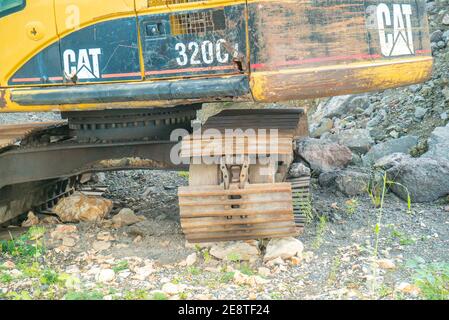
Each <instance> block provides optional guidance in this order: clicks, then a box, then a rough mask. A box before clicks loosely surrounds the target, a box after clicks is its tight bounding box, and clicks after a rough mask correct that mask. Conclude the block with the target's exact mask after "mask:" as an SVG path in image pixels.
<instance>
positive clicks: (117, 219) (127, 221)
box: [112, 208, 145, 229]
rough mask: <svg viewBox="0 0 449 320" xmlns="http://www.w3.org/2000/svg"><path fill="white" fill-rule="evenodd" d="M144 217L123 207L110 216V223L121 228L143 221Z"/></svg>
mask: <svg viewBox="0 0 449 320" xmlns="http://www.w3.org/2000/svg"><path fill="white" fill-rule="evenodd" d="M144 220H145V218H144V217H142V216H137V215H136V214H135V213H134V211H133V210H131V209H128V208H124V209H122V210H120V212H119V213H118V214H117V215H115V216H114V217H112V225H113V227H114V228H117V229H118V228H121V227H124V226H130V225H133V224H136V223H139V222H142V221H144Z"/></svg>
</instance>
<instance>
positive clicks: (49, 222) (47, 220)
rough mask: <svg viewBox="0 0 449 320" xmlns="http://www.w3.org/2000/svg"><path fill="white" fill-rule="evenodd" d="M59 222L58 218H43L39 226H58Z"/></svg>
mask: <svg viewBox="0 0 449 320" xmlns="http://www.w3.org/2000/svg"><path fill="white" fill-rule="evenodd" d="M60 223H61V221H59V219H58V218H56V217H45V218H43V219H41V221H40V224H43V225H53V224H60Z"/></svg>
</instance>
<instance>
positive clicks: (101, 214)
mask: <svg viewBox="0 0 449 320" xmlns="http://www.w3.org/2000/svg"><path fill="white" fill-rule="evenodd" d="M111 210H112V201H111V200H108V199H104V198H99V197H88V196H85V195H83V194H81V193H75V194H74V195H72V196H70V197H67V198H63V199H62V200H60V201H59V202H58V204H57V205H56V207H54V209H53V211H54V212H55V213H56V214H57V215H58V217H59V218H60V219H61V221H63V222H79V221H98V220H102V219H104V218H105V217H106V216H107V215H108V214H109V212H110V211H111Z"/></svg>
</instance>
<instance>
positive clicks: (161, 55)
mask: <svg viewBox="0 0 449 320" xmlns="http://www.w3.org/2000/svg"><path fill="white" fill-rule="evenodd" d="M0 39H2V41H1V42H0V113H2V112H5V113H8V112H9V113H11V112H49V111H59V112H61V114H62V118H63V119H64V120H63V121H59V122H52V123H31V124H30V123H28V124H15V125H3V126H0V223H5V222H8V221H10V220H11V219H14V218H15V217H17V216H18V215H20V214H22V213H23V212H25V211H27V210H30V209H34V210H42V211H45V210H48V209H49V208H50V207H51V206H52V205H54V204H55V203H56V202H57V201H58V200H59V199H60V198H61V197H63V196H66V195H68V194H70V193H71V192H73V189H74V188H75V187H76V185H77V184H78V183H80V182H82V181H80V180H82V174H83V173H86V172H93V171H99V170H100V171H101V170H118V169H120V170H122V169H135V168H147V169H182V170H184V169H185V168H189V186H188V187H181V188H179V192H178V193H179V204H180V216H181V225H182V227H183V230H184V233H185V235H186V238H187V239H188V240H189V241H191V242H202V241H222V240H235V239H257V238H270V237H284V236H292V235H297V234H298V232H299V230H300V229H301V228H302V227H303V225H304V217H303V215H304V212H303V211H304V207H305V206H306V205H307V201H308V197H309V188H310V172H307V170H304V173H303V174H302V175H300V176H297V177H294V178H292V177H289V176H288V171H289V168H290V166H291V165H292V163H293V162H294V159H295V157H294V143H293V142H294V140H295V139H298V138H301V137H305V136H308V125H307V117H306V114H305V112H304V110H302V109H298V108H293V109H260V110H254V109H249V108H248V109H241V110H226V107H225V110H224V111H222V112H220V113H218V114H216V115H215V116H212V117H210V118H209V119H208V120H207V121H206V122H205V123H203V124H199V123H198V121H196V120H195V119H196V113H197V111H198V110H200V109H201V107H202V104H203V103H209V102H280V101H287V100H299V99H308V98H319V97H326V96H335V95H341V94H353V93H362V92H368V91H375V90H383V89H387V88H394V87H399V86H405V85H411V84H415V83H420V82H423V81H425V80H426V79H428V78H429V77H430V75H431V70H432V62H433V59H432V52H431V49H430V41H429V31H428V25H427V17H426V10H425V0H108V1H88V0H0ZM226 105H229V104H225V106H226ZM192 123H193V126H192Z"/></svg>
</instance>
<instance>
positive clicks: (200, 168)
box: [0, 105, 310, 243]
mask: <svg viewBox="0 0 449 320" xmlns="http://www.w3.org/2000/svg"><path fill="white" fill-rule="evenodd" d="M199 107H200V106H198V105H195V106H184V107H177V108H173V110H170V109H166V110H161V109H148V110H136V111H134V112H132V111H129V110H128V111H126V112H124V113H120V112H118V111H114V112H113V113H108V114H107V115H102V114H101V113H99V112H92V113H65V114H63V117H64V118H67V121H66V122H64V121H62V122H55V123H40V124H22V125H13V126H11V125H9V126H3V127H0V138H1V140H0V141H1V144H2V148H1V149H0V163H1V164H2V167H3V169H4V170H3V171H5V172H2V175H3V181H0V195H2V200H1V201H0V224H1V223H5V222H7V221H9V220H11V219H13V218H15V217H17V216H19V215H21V214H23V213H25V212H26V211H28V210H36V211H38V212H41V211H45V212H47V213H48V212H51V207H52V206H53V205H54V204H56V203H57V201H58V200H59V199H60V198H62V197H65V196H68V195H70V194H72V193H73V191H74V190H75V188H76V186H79V185H80V184H81V183H82V181H81V177H82V176H83V174H86V173H90V172H94V171H105V170H130V169H162V170H164V169H175V170H176V169H178V170H185V169H187V168H188V169H189V186H188V187H180V188H179V206H180V218H181V226H182V228H183V231H184V233H185V235H186V238H187V240H188V241H190V242H193V243H196V242H210V241H225V240H237V239H241V240H244V239H259V238H273V237H285V236H295V235H298V233H299V232H300V231H301V230H302V228H303V227H304V219H305V218H304V210H303V209H304V206H305V205H306V204H307V203H308V201H309V185H310V176H307V175H306V176H303V177H297V178H291V177H289V176H288V171H289V167H290V165H291V164H292V163H293V162H294V158H295V157H294V143H293V142H294V140H295V139H297V138H300V137H303V136H306V135H307V134H308V128H307V120H306V115H305V114H304V112H303V110H302V109H261V110H252V112H251V113H248V112H247V111H246V110H226V111H222V112H220V113H218V114H217V115H215V116H212V117H210V118H209V119H208V120H207V121H206V122H205V123H204V124H203V125H202V126H201V125H200V126H199V128H198V125H199V121H198V120H194V121H192V119H195V117H196V116H195V114H196V111H197V110H198V109H199ZM191 122H192V124H193V130H192V129H191V128H190V127H191V126H190V123H191ZM174 129H182V130H188V131H187V132H188V134H187V135H185V136H184V137H183V139H182V142H181V147H180V150H179V154H178V156H179V158H180V159H181V162H176V161H175V159H173V154H174V153H173V152H172V150H173V148H175V147H176V146H177V144H178V145H179V142H178V141H170V133H171V132H172V131H173V130H174ZM81 155H82V156H81ZM52 163H54V165H52ZM17 165H20V167H21V168H27V167H28V168H29V170H26V169H22V170H21V171H20V172H21V174H20V176H19V177H18V175H17V173H16V174H14V172H16V171H17V170H18V169H16V168H17V167H16V166H17ZM8 172H9V174H8ZM27 172H29V174H27Z"/></svg>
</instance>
